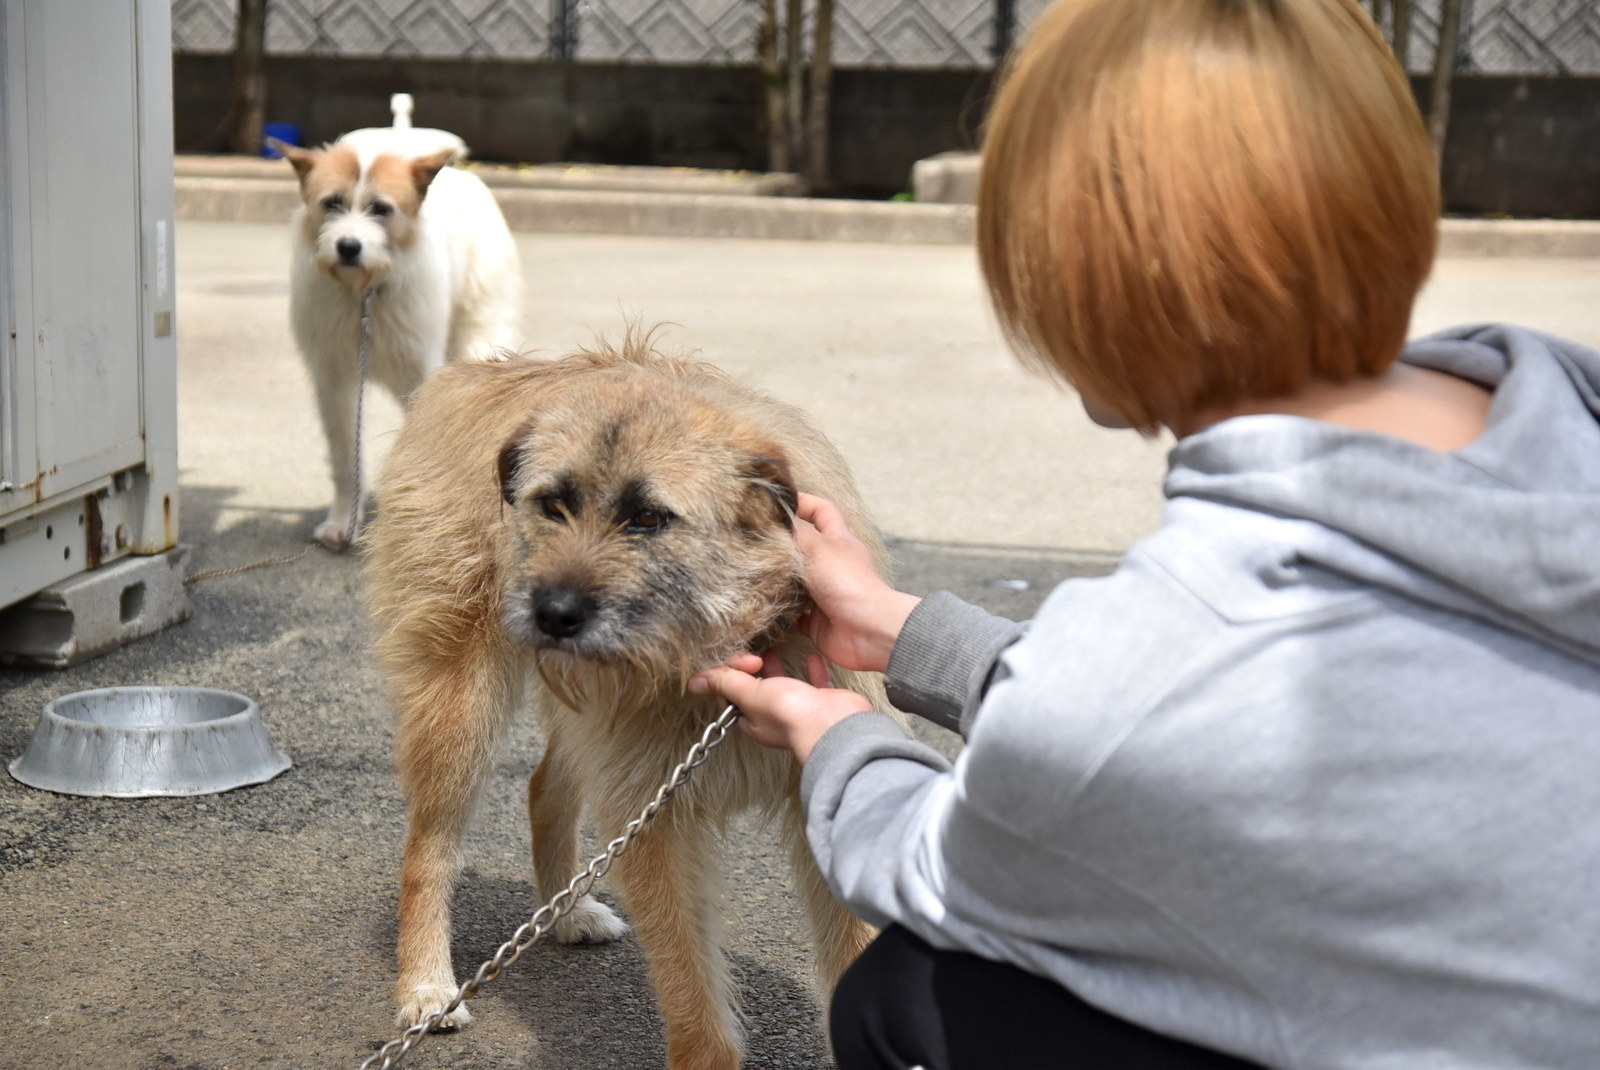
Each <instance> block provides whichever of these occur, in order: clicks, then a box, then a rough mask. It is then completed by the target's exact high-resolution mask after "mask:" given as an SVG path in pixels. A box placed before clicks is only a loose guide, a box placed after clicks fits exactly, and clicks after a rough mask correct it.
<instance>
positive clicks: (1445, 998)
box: [690, 0, 1600, 1070]
mask: <svg viewBox="0 0 1600 1070" xmlns="http://www.w3.org/2000/svg"><path fill="white" fill-rule="evenodd" d="M1438 214H1439V195H1438V181H1437V177H1436V171H1435V165H1434V160H1433V155H1432V151H1431V148H1430V146H1429V143H1428V139H1427V137H1426V135H1425V133H1424V130H1423V126H1422V122H1421V120H1420V117H1419V116H1418V114H1417V110H1416V106H1415V104H1414V102H1413V100H1412V97H1411V94H1410V90H1409V87H1408V85H1407V83H1406V80H1405V78H1404V76H1403V74H1402V73H1401V71H1400V69H1399V68H1398V66H1397V65H1396V63H1395V61H1394V59H1393V57H1392V55H1391V54H1390V53H1389V51H1388V49H1387V47H1386V45H1385V44H1384V42H1383V39H1382V37H1381V36H1380V35H1379V33H1378V32H1377V30H1376V29H1375V28H1374V26H1373V24H1372V22H1371V20H1370V19H1369V18H1368V16H1367V15H1366V13H1365V12H1364V11H1363V10H1362V8H1361V6H1360V5H1359V4H1358V3H1357V0H1057V2H1056V3H1055V4H1054V5H1053V6H1052V7H1051V8H1049V9H1048V10H1047V11H1046V12H1045V14H1044V15H1043V16H1042V18H1041V20H1040V21H1039V23H1038V25H1037V26H1036V27H1035V28H1034V30H1033V31H1032V33H1031V34H1030V36H1029V37H1028V38H1027V40H1026V41H1025V42H1024V43H1023V44H1022V46H1021V48H1020V49H1019V50H1018V52H1017V53H1016V55H1015V56H1014V57H1013V58H1012V60H1011V61H1010V63H1009V65H1008V68H1007V70H1006V71H1005V73H1004V77H1003V81H1002V85H1001V89H1000V91H999V94H998V97H997V99H996V101H995V104H994V108H993V112H992V114H991V118H990V124H989V128H988V131H987V134H986V139H985V143H984V160H983V172H982V175H981V179H980V184H979V210H978V217H979V218H978V242H979V253H980V257H981V261H982V265H983V271H984V276H985V279H986V282H987V284H988V287H989V291H990V294H991V296H992V298H993V302H994V306H995V308H996V310H997V313H998V315H999V318H1000V322H1001V324H1002V325H1003V327H1004V329H1005V331H1006V333H1007V336H1008V338H1009V339H1010V340H1011V341H1012V343H1013V344H1014V346H1015V348H1016V349H1017V350H1018V352H1019V353H1020V354H1021V356H1022V358H1023V359H1024V361H1026V362H1027V363H1029V364H1030V365H1032V366H1034V367H1037V368H1040V369H1042V370H1043V371H1045V372H1046V373H1047V374H1049V375H1052V376H1056V377H1058V378H1059V379H1060V380H1061V381H1062V382H1064V383H1065V384H1067V385H1069V386H1071V387H1072V388H1073V389H1075V390H1076V391H1077V392H1078V394H1079V395H1080V396H1081V398H1082V400H1083V404H1084V406H1085V408H1086V409H1087V411H1088V412H1089V414H1090V415H1091V416H1092V417H1093V418H1094V419H1096V420H1097V421H1098V422H1101V423H1104V424H1107V425H1110V426H1122V427H1130V428H1133V429H1136V430H1138V431H1140V432H1144V433H1155V432H1158V431H1162V430H1165V431H1169V432H1171V433H1172V435H1173V436H1175V439H1176V443H1175V445H1174V446H1173V449H1172V452H1171V456H1170V462H1169V472H1168V476H1167V480H1166V484H1165V492H1166V495H1167V498H1168V500H1169V501H1168V506H1167V510H1166V513H1165V516H1164V519H1163V522H1162V525H1161V527H1160V529H1159V530H1157V531H1156V532H1155V533H1154V534H1152V535H1151V536H1149V537H1148V538H1146V539H1144V540H1142V541H1141V542H1139V543H1138V544H1137V545H1136V546H1134V547H1133V549H1132V550H1130V551H1129V553H1128V554H1127V555H1126V557H1125V558H1124V559H1123V561H1122V563H1121V565H1120V566H1119V567H1118V569H1117V571H1116V572H1115V573H1114V574H1113V575H1111V576H1108V577H1105V578H1101V579H1090V580H1071V581H1068V582H1066V583H1063V584H1062V585H1061V586H1059V587H1058V588H1057V589H1056V590H1055V591H1054V592H1052V594H1051V595H1050V596H1049V598H1048V599H1046V601H1045V602H1044V604H1043V605H1042V606H1041V607H1040V608H1039V611H1038V613H1037V615H1036V616H1035V617H1034V619H1033V620H1032V621H1030V622H1028V623H1027V624H1026V625H1018V624H1014V623H1012V622H1010V621H1006V620H1002V619H1000V618H997V617H994V616H991V615H990V614H988V613H986V612H984V611H983V610H981V609H979V608H977V607H974V606H971V605H968V604H966V603H964V602H961V601H960V600H958V599H956V598H955V597H954V596H953V595H950V594H949V593H948V592H936V593H934V594H932V595H929V596H928V597H927V598H922V599H918V598H916V597H913V596H911V595H908V594H904V593H902V592H899V591H896V590H894V589H893V588H891V587H889V586H888V585H887V584H886V583H885V582H884V581H883V580H882V579H881V578H879V576H878V575H877V573H876V572H875V571H874V570H873V567H872V563H871V559H870V557H869V555H868V554H867V552H866V551H865V549H864V548H863V547H862V545H861V543H860V542H859V541H857V540H856V539H855V537H854V536H853V535H852V534H851V533H850V531H849V529H848V527H847V526H846V525H845V524H844V522H843V519H842V517H841V516H840V514H839V512H838V510H837V509H835V508H834V507H833V506H832V505H830V504H829V503H827V502H824V501H821V500H819V499H815V498H809V497H804V496H802V499H801V502H800V508H799V511H798V514H799V515H798V518H797V520H796V525H795V527H796V538H797V540H798V542H799V544H800V547H801V549H802V550H803V551H804V553H805V556H806V568H807V583H808V586H809V589H810V592H811V596H812V599H813V602H814V608H813V609H812V611H811V612H810V613H809V615H808V616H807V617H806V618H804V619H803V620H802V622H801V627H802V628H803V629H804V630H805V631H806V634H807V635H809V636H810V637H811V639H812V640H813V642H814V643H815V645H816V647H817V649H818V651H819V652H820V654H821V655H822V657H825V658H827V659H830V660H832V661H833V662H834V663H836V664H838V665H841V666H843V667H845V668H849V669H855V670H874V671H882V672H884V673H885V676H886V680H887V683H888V685H889V697H890V699H891V701H893V702H894V703H895V704H896V705H897V706H899V707H900V708H902V709H904V710H906V711H909V712H911V713H914V714H918V715H920V716H923V717H926V718H928V719H929V720H931V721H933V722H935V723H938V724H942V725H945V726H947V727H951V728H954V729H956V730H958V731H959V732H960V733H961V734H962V735H963V736H964V737H965V740H966V747H965V749H964V751H963V752H962V754H961V756H960V758H959V760H958V761H957V762H956V763H955V764H954V765H953V766H952V765H951V764H950V763H949V762H947V761H946V760H945V759H944V758H943V757H942V756H941V755H940V754H939V753H938V752H936V751H934V750H933V749H932V748H930V747H927V746H925V745H924V744H922V743H919V742H917V741H915V740H914V739H912V738H910V737H909V736H907V735H906V733H905V732H904V731H903V730H901V729H900V728H899V726H898V725H897V724H896V723H895V722H894V721H892V720H890V719H889V718H887V717H885V716H883V715H882V714H880V713H874V712H871V711H870V710H869V709H868V708H867V707H868V703H867V702H866V700H865V699H863V698H861V697H860V696H858V695H855V694H852V693H851V692H848V691H842V690H837V689H833V688H831V687H829V686H828V678H827V667H826V665H825V663H824V662H823V661H822V658H821V657H817V658H813V660H812V662H811V664H810V666H809V672H808V676H809V679H808V680H807V681H801V680H795V679H789V678H786V677H784V676H783V675H782V670H781V667H780V666H778V665H776V664H775V663H774V662H773V661H772V660H771V659H766V660H763V659H762V658H761V657H758V656H756V655H747V656H741V657H738V658H735V659H733V660H732V661H731V662H730V663H729V664H728V665H726V666H719V667H716V668H713V669H709V670H706V671H705V672H703V673H701V674H699V675H697V676H696V677H695V678H694V679H692V680H691V682H690V687H691V688H692V689H694V690H696V691H708V690H709V691H713V692H715V693H717V694H718V695H720V696H722V697H723V698H725V699H726V700H728V701H730V702H733V703H735V704H737V705H738V706H739V707H740V708H741V709H742V710H743V712H744V717H743V718H742V719H741V722H740V723H741V726H742V727H743V728H744V730H745V731H747V732H749V733H750V734H751V735H752V736H753V737H754V738H756V739H757V740H758V741H760V742H762V743H764V744H767V745H769V746H776V747H785V748H787V749H789V750H791V751H792V752H793V753H794V754H795V756H796V757H797V758H798V759H799V760H800V761H801V762H802V763H803V765H804V769H803V773H802V789H801V790H802V799H803V802H804V805H805V807H806V813H807V819H808V827H807V833H808V837H809V840H810V843H811V847H812V849H813V851H814V853H815V854H816V856H817V858H818V860H819V862H820V864H821V868H822V872H823V873H824V875H825V876H826V877H827V879H828V881H829V884H830V886H831V887H832V888H833V890H834V892H835V893H836V894H837V895H838V896H839V897H840V898H841V900H842V901H843V902H844V903H845V904H846V905H847V906H849V907H850V908H851V909H852V910H854V911H855V912H857V913H858V914H859V915H861V916H862V917H864V918H866V919H867V920H869V921H871V922H873V923H875V924H878V925H881V926H886V928H885V930H884V932H883V933H882V935H881V936H880V937H879V938H878V940H877V941H876V942H875V943H873V944H872V945H871V946H870V947H869V948H868V949H867V950H866V952H865V953H864V954H863V955H862V957H861V958H860V960H858V962H857V963H856V964H855V966H853V967H852V968H851V969H850V970H849V971H848V972H847V973H846V975H845V977H844V979H843V980H842V981H841V983H840V986H839V989H838V991H837V992H836V993H835V995H834V998H833V1002H832V1019H831V1020H832V1026H831V1029H832V1038H833V1043H834V1051H835V1054H836V1057H837V1059H838V1062H839V1066H840V1067H841V1070H865V1068H872V1070H880V1068H895V1070H909V1068H911V1067H916V1066H920V1067H923V1068H925V1070H965V1068H974V1067H986V1068H987V1067H996V1068H1004V1070H1031V1068H1044V1067H1051V1068H1056V1067H1086V1068H1092V1070H1117V1068H1133V1067H1138V1068H1145V1067H1161V1068H1163V1070H1223V1068H1239V1067H1250V1066H1255V1067H1271V1068H1280V1070H1289V1068H1294V1070H1357V1068H1362V1070H1369V1068H1370V1070H1377V1068H1389V1067H1396V1068H1406V1070H1426V1068H1433V1067H1437V1068H1441V1070H1444V1068H1448V1070H1513V1068H1530V1067H1539V1068H1541V1070H1594V1068H1595V1067H1600V983H1596V964H1597V963H1600V896H1597V895H1596V894H1595V888H1596V886H1597V884H1600V553H1597V552H1596V551H1595V545H1596V542H1595V540H1596V535H1595V533H1596V532H1597V531H1600V352H1596V351H1594V350H1592V349H1589V348H1586V347H1584V346H1581V345H1578V344H1575V343H1572V342H1568V341H1564V340H1561V339H1558V338H1553V337H1550V336H1547V335H1544V334H1541V333H1538V332H1535V331H1531V330H1526V329H1522V328H1516V327H1508V326H1477V327H1464V328H1460V329H1457V330H1453V331H1449V332H1445V333H1443V334H1439V335H1434V336H1432V337H1428V338H1424V339H1421V340H1418V341H1415V342H1412V343H1410V344H1409V345H1408V344H1407V343H1406V335H1407V329H1408V325H1409V320H1410V316H1411V311H1412V306H1413V304H1414V302H1415V300H1416V297H1417V293H1418V291H1419V290H1420V288H1421V286H1422V284H1423V282H1424V281H1425V279H1426V277H1427V275H1428V272H1429V270H1430V268H1431V265H1432V262H1433V257H1434V251H1435V246H1436V240H1437V239H1436V235H1437V220H1438Z"/></svg>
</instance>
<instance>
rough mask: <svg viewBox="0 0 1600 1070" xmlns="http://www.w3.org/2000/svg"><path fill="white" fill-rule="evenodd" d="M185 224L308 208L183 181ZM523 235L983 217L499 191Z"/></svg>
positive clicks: (248, 219) (730, 232)
mask: <svg viewBox="0 0 1600 1070" xmlns="http://www.w3.org/2000/svg"><path fill="white" fill-rule="evenodd" d="M175 182H176V189H177V215H178V218H179V219H191V220H209V221H221V222H232V223H281V222H283V221H285V220H286V219H288V218H289V214H290V213H291V212H292V211H294V209H295V207H296V206H297V205H298V204H299V203H300V195H299V192H298V190H297V189H296V187H295V184H294V183H293V182H289V181H285V180H282V179H268V178H237V177H233V178H218V177H200V176H187V175H180V176H179V177H178V178H177V179H176V180H175ZM494 192H495V197H496V199H498V200H499V202H500V209H501V211H503V212H504V213H505V216H506V222H507V223H508V224H509V225H510V226H511V229H513V230H528V231H544V232H547V233H563V234H638V235H650V236H657V237H696V238H780V239H789V240H794V241H864V242H896V243H902V242H903V243H922V244H945V245H953V244H962V243H966V242H970V241H972V236H973V218H974V215H975V210H974V209H973V207H972V206H971V205H965V204H897V203H890V202H884V201H844V200H808V199H803V198H798V197H768V196H741V195H732V194H720V193H716V194H712V193H701V194H695V193H639V192H613V191H609V190H561V189H509V188H504V187H498V188H495V191H494Z"/></svg>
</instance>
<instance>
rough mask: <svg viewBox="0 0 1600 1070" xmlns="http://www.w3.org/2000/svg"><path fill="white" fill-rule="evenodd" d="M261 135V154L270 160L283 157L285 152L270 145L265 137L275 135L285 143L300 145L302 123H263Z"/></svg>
mask: <svg viewBox="0 0 1600 1070" xmlns="http://www.w3.org/2000/svg"><path fill="white" fill-rule="evenodd" d="M261 137H262V142H261V155H263V156H265V157H266V158H267V159H269V160H277V159H281V158H282V157H283V153H281V152H279V151H278V150H277V149H275V148H273V147H272V146H271V145H268V144H267V143H266V140H265V139H266V138H269V137H275V138H277V139H278V140H279V141H282V142H284V143H285V144H289V145H298V144H300V124H299V123H262V124H261Z"/></svg>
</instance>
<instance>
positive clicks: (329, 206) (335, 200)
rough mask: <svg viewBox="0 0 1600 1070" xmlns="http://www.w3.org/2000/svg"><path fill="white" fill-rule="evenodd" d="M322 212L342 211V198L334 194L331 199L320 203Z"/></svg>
mask: <svg viewBox="0 0 1600 1070" xmlns="http://www.w3.org/2000/svg"><path fill="white" fill-rule="evenodd" d="M322 210H323V211H324V212H342V211H344V198H343V197H341V196H339V195H338V194H334V195H333V196H332V197H329V198H327V199H326V200H324V201H323V202H322Z"/></svg>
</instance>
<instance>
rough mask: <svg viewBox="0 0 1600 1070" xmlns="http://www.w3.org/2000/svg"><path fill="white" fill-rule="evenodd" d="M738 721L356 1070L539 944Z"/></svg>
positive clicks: (424, 1028) (733, 712)
mask: <svg viewBox="0 0 1600 1070" xmlns="http://www.w3.org/2000/svg"><path fill="white" fill-rule="evenodd" d="M738 718H739V711H738V710H737V709H736V708H734V707H733V706H732V705H729V706H728V707H727V708H726V709H724V710H723V711H722V713H721V715H720V716H718V717H717V719H716V720H715V721H712V722H711V723H710V724H709V725H707V726H706V730H705V731H704V732H702V733H701V734H700V738H699V739H698V740H696V741H695V744H694V746H692V747H690V748H689V753H688V754H686V755H685V756H684V759H683V761H681V762H679V763H678V764H677V766H675V767H674V768H673V770H672V773H671V774H670V775H669V776H668V777H667V780H666V783H664V784H662V785H661V786H660V787H659V788H657V789H656V793H655V797H654V798H652V799H651V800H650V801H649V802H648V803H646V804H645V807H644V809H643V810H641V811H639V816H638V817H636V818H634V819H633V820H632V821H630V822H628V824H627V825H626V827H624V828H623V830H622V835H620V836H618V837H617V838H616V839H614V840H612V841H611V842H610V843H608V844H606V849H605V850H604V851H603V852H602V853H600V854H598V855H596V856H595V857H594V859H593V860H592V861H591V862H590V863H589V866H588V868H587V869H585V870H584V871H583V872H582V873H579V874H578V875H577V876H576V877H573V878H572V880H571V881H570V882H569V883H568V884H567V886H566V887H565V888H564V889H562V890H561V891H559V892H557V893H556V894H555V896H554V897H553V898H552V899H551V900H550V901H549V902H548V903H546V904H545V905H544V906H542V907H540V908H539V909H538V910H537V911H536V912H535V913H534V915H533V917H531V918H529V919H528V920H527V921H526V922H524V923H523V924H522V926H521V928H519V929H518V930H517V931H516V932H514V933H512V934H511V939H509V940H507V941H506V942H505V943H503V944H501V945H500V948H499V950H497V951H496V952H495V953H494V957H493V958H491V959H490V960H489V961H488V962H485V963H484V964H483V965H482V966H479V967H478V972H477V973H476V974H475V975H473V977H472V979H471V980H470V981H468V982H467V983H466V984H464V985H462V986H461V987H460V988H458V989H456V994H455V995H454V996H453V997H452V998H451V1000H450V1002H449V1003H447V1004H445V1005H444V1006H443V1007H440V1008H439V1009H438V1010H436V1011H434V1012H433V1013H432V1014H430V1015H428V1016H427V1017H426V1018H424V1019H423V1020H422V1021H420V1022H418V1023H417V1024H416V1025H414V1026H411V1027H410V1028H409V1029H407V1030H406V1031H405V1032H404V1033H401V1034H400V1035H399V1036H398V1037H396V1038H395V1039H394V1040H391V1041H389V1043H387V1044H385V1045H384V1046H383V1047H382V1048H379V1049H378V1052H377V1054H375V1055H373V1056H371V1057H370V1058H369V1059H367V1060H366V1062H364V1063H362V1064H361V1067H360V1070H389V1068H390V1067H393V1066H398V1065H399V1063H400V1060H401V1059H403V1058H405V1055H406V1053H407V1052H408V1051H410V1050H411V1049H412V1048H414V1047H416V1046H417V1045H418V1044H420V1043H422V1038H423V1037H425V1036H427V1035H428V1032H429V1030H431V1029H434V1028H435V1027H437V1026H438V1025H439V1023H440V1022H442V1021H444V1019H445V1016H446V1015H448V1014H450V1013H451V1012H453V1011H454V1010H455V1009H456V1008H457V1007H459V1006H461V1004H463V1003H465V1002H466V1001H467V1000H469V999H471V998H472V997H473V996H474V995H476V994H477V992H478V989H479V987H480V986H482V985H484V984H487V983H488V982H490V981H492V980H494V979H495V978H496V977H498V976H500V973H501V971H503V970H504V969H505V968H506V967H508V966H510V965H511V964H512V963H514V962H516V961H517V959H519V958H521V957H522V953H523V952H524V951H526V950H528V948H530V947H532V946H533V945H534V944H536V943H538V942H539V938H540V937H542V936H544V934H545V933H547V932H549V931H550V928H551V926H553V925H554V924H555V923H556V922H557V921H558V920H560V918H561V916H562V915H563V914H565V913H567V911H569V910H571V909H572V907H573V905H574V904H575V903H577V901H578V899H579V898H580V897H581V896H583V895H585V894H587V893H588V891H589V889H590V888H592V887H593V886H594V883H595V881H597V880H599V879H600V878H601V877H603V876H605V874H606V871H607V870H609V869H610V868H611V863H612V862H614V861H616V860H617V858H618V856H620V855H621V854H622V852H624V851H626V850H627V849H628V844H630V843H632V842H633V838H634V837H635V836H637V835H638V834H639V832H640V831H641V830H642V829H643V828H644V827H645V826H646V825H648V824H649V823H650V821H651V820H652V819H653V818H654V817H655V816H656V812H657V811H659V810H660V809H661V808H662V807H663V806H665V805H666V803H667V800H668V799H670V798H672V796H673V795H674V794H675V793H676V792H677V790H678V789H679V788H681V787H682V786H683V785H684V784H685V783H686V782H687V781H688V779H689V774H690V773H692V772H694V770H696V769H698V768H699V767H700V765H701V764H702V763H704V762H705V760H706V758H707V757H708V756H709V755H710V754H711V752H712V751H713V750H715V749H716V748H717V746H718V745H720V744H721V743H722V741H723V740H724V739H725V738H727V735H728V729H729V728H731V727H732V726H733V722H734V721H736V720H738Z"/></svg>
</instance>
